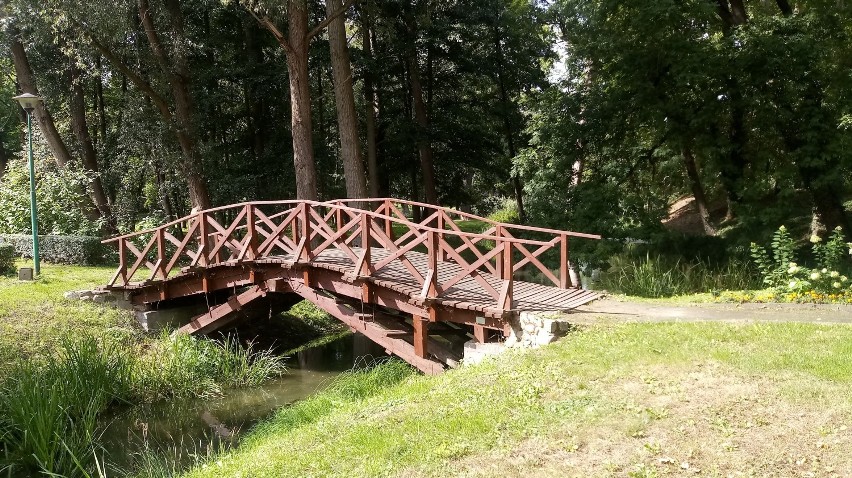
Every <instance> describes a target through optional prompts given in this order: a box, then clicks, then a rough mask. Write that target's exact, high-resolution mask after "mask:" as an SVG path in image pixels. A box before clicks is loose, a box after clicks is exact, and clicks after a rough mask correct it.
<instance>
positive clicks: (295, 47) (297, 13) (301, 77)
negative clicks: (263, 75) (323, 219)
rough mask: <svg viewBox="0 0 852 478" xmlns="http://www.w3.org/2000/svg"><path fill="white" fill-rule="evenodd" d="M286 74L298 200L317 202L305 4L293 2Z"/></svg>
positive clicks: (302, 1) (289, 11) (290, 5)
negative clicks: (288, 80)
mask: <svg viewBox="0 0 852 478" xmlns="http://www.w3.org/2000/svg"><path fill="white" fill-rule="evenodd" d="M287 17H288V20H289V24H288V27H289V31H288V41H289V45H290V48H291V51H288V52H287V73H288V75H289V77H290V106H291V111H292V117H291V130H292V134H293V166H294V167H295V169H296V197H297V198H298V199H308V200H313V201H315V200H316V199H317V173H316V165H315V164H314V145H313V141H312V140H313V138H312V134H313V133H312V129H313V126H312V124H311V85H310V76H309V74H308V41H309V40H308V7H307V4H306V3H305V0H290V1H289V2H288V8H287Z"/></svg>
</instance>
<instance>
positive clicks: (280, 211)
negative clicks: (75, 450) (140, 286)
mask: <svg viewBox="0 0 852 478" xmlns="http://www.w3.org/2000/svg"><path fill="white" fill-rule="evenodd" d="M412 207H416V208H420V209H421V210H422V211H423V213H422V217H423V220H421V221H419V222H413V221H412V220H411V219H409V218H408V216H406V215H405V214H404V213H403V210H404V209H406V208H412ZM462 220H476V221H480V222H483V223H485V224H486V225H487V226H488V228H487V230H485V231H483V232H481V233H474V232H465V231H463V230H462V227H460V225H459V221H462ZM223 224H227V225H226V226H225V225H223ZM394 226H396V229H397V231H395V230H394ZM400 231H401V232H400ZM528 233H531V234H534V235H536V236H537V238H521V237H519V236H521V235H522V234H528ZM397 235H398V237H395V236H397ZM571 237H580V238H589V239H600V236H598V235H594V234H582V233H576V232H570V231H560V230H555V229H546V228H539V227H531V226H522V225H515V224H504V223H498V222H494V221H490V220H488V219H486V218H483V217H480V216H476V215H473V214H469V213H465V212H461V211H457V210H453V209H449V208H444V207H438V206H433V205H429V204H423V203H416V202H411V201H404V200H398V199H391V198H382V199H358V200H355V199H346V200H339V201H330V202H316V201H255V202H249V203H240V204H233V205H229V206H223V207H218V208H213V209H208V210H204V211H200V212H196V213H194V214H191V215H189V216H186V217H183V218H181V219H178V220H175V221H172V222H169V223H167V224H163V225H162V226H159V227H157V228H155V229H148V230H145V231H139V232H135V233H132V234H127V235H123V236H119V237H115V238H111V239H107V240H105V241H103V242H104V243H116V246H117V247H118V256H119V266H118V270H117V271H116V273H115V275H114V276H113V277H112V279H111V280H110V283H109V286H116V285H117V284H118V285H119V286H127V285H129V284H131V283H133V282H134V279H136V281H135V282H144V281H162V280H167V279H169V278H170V277H171V276H173V275H176V273H178V272H177V271H178V268H180V267H189V268H190V269H194V268H206V267H211V266H215V265H223V264H237V263H247V262H251V261H256V260H259V259H264V258H271V257H280V256H286V257H288V258H290V259H291V260H293V261H294V262H300V263H310V262H311V261H312V260H314V258H316V257H317V256H318V255H320V254H321V253H322V252H323V251H326V250H328V249H330V248H334V249H337V250H338V251H340V252H341V253H343V254H344V255H345V256H347V257H348V258H349V259H350V260H351V261H352V263H353V264H354V265H355V267H354V271H353V272H354V274H356V275H357V276H360V277H369V276H370V275H372V274H373V273H374V272H375V271H378V270H379V269H381V268H382V267H384V266H386V265H388V264H390V263H391V262H393V261H399V262H400V263H402V265H403V266H404V267H405V269H406V271H407V273H408V274H409V276H410V278H411V279H413V280H414V281H415V282H416V283H417V284H418V285H419V287H420V288H421V294H420V295H421V297H422V298H436V297H440V295H441V294H442V293H443V291H445V290H447V289H449V288H450V287H452V286H453V285H455V284H457V283H458V282H460V281H462V280H464V279H467V278H472V279H473V280H475V281H476V283H477V284H478V285H479V287H481V288H482V289H483V290H484V291H485V292H486V293H488V294H489V295H490V296H491V297H492V298H493V299H494V300H495V301H496V302H497V305H498V307H499V308H501V309H504V310H507V309H511V308H512V283H513V280H514V277H515V275H516V273H518V272H519V271H520V270H521V269H522V268H531V269H533V270H534V271H537V272H538V273H540V274H541V276H543V278H544V279H545V280H547V281H549V282H551V283H553V285H555V286H557V287H561V288H568V287H570V286H571V285H572V284H571V283H570V280H569V275H568V268H569V262H568V240H569V238H571ZM364 245H370V246H371V247H373V248H375V247H379V248H383V249H384V250H385V251H386V253H387V254H383V255H382V257H378V258H376V260H374V259H373V258H372V257H371V248H370V247H364ZM415 250H418V252H420V251H422V252H425V253H426V254H427V256H426V257H427V260H428V268H427V269H426V270H425V275H424V274H423V273H422V272H421V269H418V268H417V267H416V266H415V265H414V264H413V263H412V261H411V260H410V258H409V257H408V256H410V255H411V254H409V252H411V251H415ZM554 250H558V254H559V259H558V262H559V266H558V268H557V269H558V270H557V271H556V272H554V270H551V269H550V268H548V267H547V266H546V265H545V264H544V263H543V262H542V260H541V256H542V254H545V253H547V252H548V251H554ZM516 259H517V260H516ZM442 262H453V263H455V264H457V265H458V266H459V267H460V270H459V271H457V273H456V274H454V275H453V276H452V277H450V278H448V279H447V278H446V277H444V278H443V279H440V280H439V275H438V270H439V267H440V264H441V263H442ZM483 272H485V273H490V274H492V275H494V276H496V277H498V278H500V279H502V281H501V284H502V285H501V286H500V290H497V289H496V288H495V287H494V286H492V285H491V283H489V282H488V281H487V280H486V279H485V278H484V277H483V276H482V273H483ZM139 275H144V276H143V277H141V279H142V280H141V281H140V280H138V279H139V277H137V276H139Z"/></svg>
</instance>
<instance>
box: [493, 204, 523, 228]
mask: <svg viewBox="0 0 852 478" xmlns="http://www.w3.org/2000/svg"><path fill="white" fill-rule="evenodd" d="M488 219H491V220H492V221H496V222H503V223H508V224H518V223H520V222H521V219H520V214H519V213H518V203H516V202H515V201H514V200H513V199H506V200H504V201H503V204H502V205H500V207H499V208H497V209H495V210H494V211H493V212H492V213H491V214H489V215H488Z"/></svg>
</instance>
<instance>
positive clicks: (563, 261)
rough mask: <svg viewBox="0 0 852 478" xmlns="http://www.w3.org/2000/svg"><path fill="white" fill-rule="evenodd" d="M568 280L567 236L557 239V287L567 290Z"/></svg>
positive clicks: (563, 235)
mask: <svg viewBox="0 0 852 478" xmlns="http://www.w3.org/2000/svg"><path fill="white" fill-rule="evenodd" d="M568 284H569V280H568V235H567V234H562V235H560V237H559V287H561V288H563V289H567V288H568Z"/></svg>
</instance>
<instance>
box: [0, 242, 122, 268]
mask: <svg viewBox="0 0 852 478" xmlns="http://www.w3.org/2000/svg"><path fill="white" fill-rule="evenodd" d="M0 241H4V242H6V243H8V244H11V245H12V246H13V247H14V250H15V254H16V255H17V256H19V257H24V258H32V257H33V238H32V236H29V235H26V234H0ZM38 241H39V243H38V244H39V256H40V257H41V260H43V261H45V262H50V263H53V264H73V265H102V264H110V263H115V262H117V258H116V251H115V248H114V247H111V246H110V245H106V244H101V238H100V237H92V236H57V235H49V236H38Z"/></svg>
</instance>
